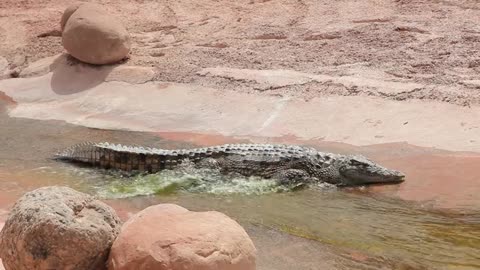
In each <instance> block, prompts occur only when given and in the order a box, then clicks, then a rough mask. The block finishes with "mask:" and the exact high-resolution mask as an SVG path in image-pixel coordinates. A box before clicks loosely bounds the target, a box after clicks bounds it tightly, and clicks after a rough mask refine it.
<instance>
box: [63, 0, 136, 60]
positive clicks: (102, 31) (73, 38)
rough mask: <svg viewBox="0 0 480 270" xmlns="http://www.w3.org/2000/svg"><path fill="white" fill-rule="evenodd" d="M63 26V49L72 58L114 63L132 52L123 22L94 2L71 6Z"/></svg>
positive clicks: (64, 17)
mask: <svg viewBox="0 0 480 270" xmlns="http://www.w3.org/2000/svg"><path fill="white" fill-rule="evenodd" d="M60 24H61V25H62V26H63V25H64V27H62V29H63V33H62V42H63V47H64V48H65V49H66V50H67V51H68V53H70V54H71V55H72V56H73V57H75V58H77V59H78V60H80V61H83V62H85V63H89V64H96V65H102V64H112V63H115V62H118V61H120V60H122V59H124V58H125V57H126V56H127V54H128V52H129V51H130V37H129V35H128V32H127V30H126V29H125V27H124V26H123V25H122V23H121V22H120V21H119V20H118V19H117V18H115V17H114V16H112V15H110V14H108V13H107V11H105V10H104V9H103V8H102V7H101V6H100V5H97V4H92V3H82V4H75V5H73V6H71V7H68V8H67V9H66V10H65V12H64V15H63V16H62V19H61V22H60Z"/></svg>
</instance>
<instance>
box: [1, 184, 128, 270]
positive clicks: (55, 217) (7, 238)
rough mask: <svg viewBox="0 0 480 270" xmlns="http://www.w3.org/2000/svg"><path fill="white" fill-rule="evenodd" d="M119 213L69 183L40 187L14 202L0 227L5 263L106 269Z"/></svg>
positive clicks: (12, 266)
mask: <svg viewBox="0 0 480 270" xmlns="http://www.w3.org/2000/svg"><path fill="white" fill-rule="evenodd" d="M120 227H121V224H120V219H119V218H118V217H117V215H116V213H115V211H114V210H113V209H112V208H110V207H109V206H108V205H106V204H104V203H103V202H100V201H98V200H96V199H94V198H93V197H91V196H89V195H87V194H84V193H81V192H78V191H75V190H73V189H70V188H67V187H45V188H39V189H37V190H34V191H32V192H28V193H26V194H25V195H23V196H22V197H21V198H20V199H19V200H18V201H17V202H16V203H15V205H14V207H13V209H12V211H11V212H10V215H9V217H8V219H7V221H6V223H5V227H4V228H3V230H2V231H1V233H0V258H1V259H2V260H3V264H4V266H5V269H7V270H10V269H12V270H13V269H15V270H17V269H45V270H47V269H48V270H50V269H72V270H77V269H78V270H84V269H105V267H106V260H107V257H108V253H109V251H110V247H111V245H112V243H113V241H114V239H115V237H116V236H117V235H118V233H119V231H120Z"/></svg>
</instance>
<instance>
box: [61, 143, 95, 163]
mask: <svg viewBox="0 0 480 270" xmlns="http://www.w3.org/2000/svg"><path fill="white" fill-rule="evenodd" d="M96 148H97V143H94V142H83V143H79V144H76V145H73V146H71V147H69V148H67V149H64V150H63V151H61V152H58V153H56V154H55V155H54V156H53V158H54V159H57V160H65V161H78V162H91V160H92V158H91V155H92V153H94V151H95V149H96Z"/></svg>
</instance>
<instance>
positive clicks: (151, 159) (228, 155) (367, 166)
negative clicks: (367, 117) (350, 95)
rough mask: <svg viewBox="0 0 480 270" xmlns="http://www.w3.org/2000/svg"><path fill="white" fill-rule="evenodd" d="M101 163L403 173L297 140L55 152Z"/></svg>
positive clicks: (275, 174)
mask: <svg viewBox="0 0 480 270" xmlns="http://www.w3.org/2000/svg"><path fill="white" fill-rule="evenodd" d="M54 158H55V159H58V160H62V161H67V162H79V163H84V164H87V165H90V166H94V167H99V168H103V169H116V170H120V171H126V172H140V173H156V172H159V171H161V170H164V169H175V168H178V167H182V166H194V167H197V168H203V167H207V168H213V169H218V170H220V172H221V173H222V174H230V173H232V174H240V175H243V176H247V177H248V176H258V177H261V178H266V179H275V180H277V181H278V182H279V184H282V185H290V184H294V185H298V184H302V185H303V184H309V183H319V182H325V183H329V184H333V185H336V186H357V185H367V184H392V183H400V182H403V181H404V177H405V175H404V174H403V173H401V172H399V171H396V170H390V169H387V168H385V167H382V166H380V165H378V164H376V163H375V162H373V161H371V160H369V159H367V158H366V157H364V156H361V155H340V154H333V153H325V152H320V151H317V150H316V149H314V148H309V147H304V146H296V145H280V144H278V145H275V144H225V145H218V146H211V147H203V148H195V149H176V150H167V149H158V148H150V147H138V146H125V145H117V144H111V143H94V142H85V143H81V144H77V145H74V146H72V147H70V148H67V149H65V150H64V151H62V152H59V153H57V154H56V155H55V157H54Z"/></svg>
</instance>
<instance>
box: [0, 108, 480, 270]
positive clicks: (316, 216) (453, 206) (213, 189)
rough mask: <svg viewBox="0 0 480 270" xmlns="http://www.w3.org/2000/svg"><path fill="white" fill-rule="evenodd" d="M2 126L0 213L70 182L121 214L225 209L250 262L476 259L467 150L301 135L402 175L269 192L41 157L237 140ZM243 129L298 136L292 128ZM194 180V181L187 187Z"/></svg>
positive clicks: (437, 263)
mask: <svg viewBox="0 0 480 270" xmlns="http://www.w3.org/2000/svg"><path fill="white" fill-rule="evenodd" d="M0 127H1V129H0V220H1V219H5V218H6V215H7V211H8V208H9V207H10V206H11V205H12V203H13V202H14V201H15V200H16V199H17V198H18V197H19V196H21V194H23V193H24V192H26V191H29V190H32V189H34V188H37V187H41V186H46V185H67V186H71V187H73V188H76V189H78V190H82V191H85V192H88V193H91V194H95V195H99V196H101V197H102V198H103V199H104V200H106V201H107V202H108V203H109V204H111V205H112V206H114V207H115V208H116V209H117V211H118V212H119V214H120V215H121V216H122V218H128V216H129V215H131V214H133V213H135V212H137V211H139V210H141V209H143V208H145V207H147V206H149V205H152V204H156V203H161V202H173V203H178V204H180V205H182V206H185V207H187V208H189V209H192V210H212V209H213V210H219V211H222V212H225V213H226V214H228V215H230V216H231V217H233V218H235V219H236V220H238V221H239V222H240V223H241V224H242V225H243V226H245V227H246V228H247V230H248V232H249V234H250V235H251V236H252V238H253V240H254V242H255V244H256V246H257V247H258V249H259V257H260V258H259V269H272V270H273V269H276V270H282V269H479V268H480V212H479V211H478V209H480V208H478V207H479V206H480V198H479V195H478V194H479V192H480V187H479V186H480V185H479V184H478V181H479V180H480V173H479V172H478V171H477V170H476V168H475V167H476V164H480V156H478V155H476V154H473V153H449V152H444V151H439V150H434V149H422V148H417V147H413V146H409V145H405V144H397V145H383V146H372V147H352V146H347V145H341V144H328V143H322V142H303V143H305V144H310V145H314V146H316V147H318V148H321V149H326V150H330V151H335V152H358V153H363V154H365V155H367V156H369V157H371V158H373V159H375V160H377V161H380V162H382V163H383V164H385V165H388V166H389V167H392V168H395V169H400V170H402V171H404V172H405V173H406V174H407V177H408V179H407V181H406V182H405V183H404V184H402V185H399V186H398V185H397V186H388V187H371V188H354V189H343V190H338V189H331V188H322V187H316V188H312V189H308V190H304V191H299V192H283V193H278V192H270V191H271V189H270V188H271V187H270V186H269V183H261V184H249V183H248V181H245V180H246V179H238V180H236V181H235V184H234V185H231V184H227V183H216V182H212V181H210V182H208V181H207V182H206V183H205V182H202V183H201V184H202V185H198V181H199V178H198V177H196V176H195V175H194V176H190V177H189V178H188V179H187V180H188V181H185V179H184V178H182V177H181V176H176V175H169V174H160V175H157V176H149V177H147V178H136V179H130V178H120V177H119V176H116V175H111V174H104V173H100V172H99V171H97V170H92V169H89V168H77V167H74V166H71V165H68V164H61V163H57V162H54V161H52V160H50V159H49V158H50V157H51V156H52V154H53V153H54V152H55V151H56V150H59V149H62V148H64V147H67V146H69V145H71V144H74V143H77V142H81V141H84V140H95V141H113V142H122V143H129V144H144V145H152V146H157V147H166V148H175V147H192V146H194V145H196V144H213V143H223V142H231V141H246V140H247V139H245V138H243V139H235V140H234V139H232V138H222V137H218V136H217V137H209V136H199V135H194V134H190V135H185V134H160V135H158V134H144V133H133V132H121V131H105V130H95V129H86V128H82V127H76V126H72V125H67V124H65V123H62V122H54V121H45V122H40V121H33V120H26V119H12V118H8V117H6V116H5V115H3V116H0ZM166 138H167V139H166ZM174 139H176V140H174ZM178 139H183V140H181V141H180V140H178ZM193 139H194V140H193ZM250 139H251V140H253V141H256V142H265V141H277V142H278V141H280V142H281V141H287V142H295V138H280V139H265V138H250ZM250 139H249V140H250ZM247 180H248V179H247ZM191 181H194V182H195V181H197V184H196V185H193V186H194V187H198V186H202V187H203V188H202V189H198V188H197V189H195V188H192V185H191ZM185 183H187V184H185Z"/></svg>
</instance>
